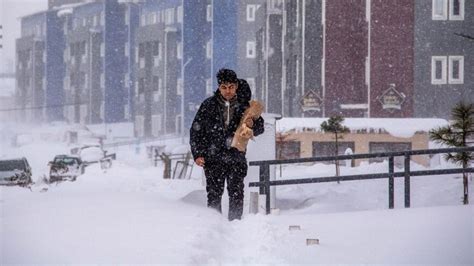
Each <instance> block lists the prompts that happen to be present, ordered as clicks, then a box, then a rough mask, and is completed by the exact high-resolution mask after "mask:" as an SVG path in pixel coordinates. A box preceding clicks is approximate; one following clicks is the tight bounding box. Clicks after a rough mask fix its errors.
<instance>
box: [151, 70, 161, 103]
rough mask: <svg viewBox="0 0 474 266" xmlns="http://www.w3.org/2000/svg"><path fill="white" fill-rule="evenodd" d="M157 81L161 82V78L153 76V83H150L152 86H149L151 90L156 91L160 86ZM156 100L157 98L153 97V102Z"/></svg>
mask: <svg viewBox="0 0 474 266" xmlns="http://www.w3.org/2000/svg"><path fill="white" fill-rule="evenodd" d="M159 82H161V79H160V78H158V76H153V85H152V88H151V90H152V91H158V90H160V89H161V88H160V87H161V86H160V84H159ZM157 101H158V99H157V98H156V97H155V102H157Z"/></svg>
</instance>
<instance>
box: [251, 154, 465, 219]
mask: <svg viewBox="0 0 474 266" xmlns="http://www.w3.org/2000/svg"><path fill="white" fill-rule="evenodd" d="M472 151H474V147H458V148H443V149H428V150H409V151H399V152H380V153H367V154H349V155H338V156H324V157H311V158H301V159H285V160H265V161H252V162H250V163H249V165H251V166H259V167H260V175H259V181H258V182H250V183H249V186H250V187H259V188H260V190H259V191H260V192H259V193H260V194H265V195H266V202H265V206H266V213H267V214H269V213H270V186H280V185H294V184H308V183H323V182H336V181H337V182H340V181H354V180H367V179H381V178H388V194H389V197H388V198H389V204H388V206H389V208H390V209H393V208H394V202H395V201H394V190H395V189H394V186H395V183H394V178H398V177H404V178H405V182H404V185H405V190H404V193H405V208H409V207H410V177H411V176H427V175H444V174H457V173H474V167H465V168H449V169H437V170H422V171H410V158H411V156H413V155H426V154H440V153H451V152H456V153H460V152H472ZM397 156H404V158H405V164H404V166H405V167H404V171H403V172H395V171H394V169H395V163H394V157H397ZM379 157H388V173H387V172H385V173H375V174H362V175H345V176H330V177H328V176H325V177H311V178H297V179H285V180H272V181H270V165H275V164H292V163H307V162H320V161H334V160H346V159H369V158H379ZM464 193H465V195H464V196H465V197H467V194H466V193H467V192H466V191H464Z"/></svg>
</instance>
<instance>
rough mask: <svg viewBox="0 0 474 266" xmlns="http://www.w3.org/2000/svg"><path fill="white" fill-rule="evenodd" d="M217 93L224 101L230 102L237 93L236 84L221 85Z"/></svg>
mask: <svg viewBox="0 0 474 266" xmlns="http://www.w3.org/2000/svg"><path fill="white" fill-rule="evenodd" d="M219 91H220V93H221V95H222V96H223V97H224V99H226V100H227V101H230V99H232V98H234V96H235V94H236V93H237V83H222V84H221V85H219Z"/></svg>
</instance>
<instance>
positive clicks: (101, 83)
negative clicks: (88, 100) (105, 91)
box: [100, 73, 105, 88]
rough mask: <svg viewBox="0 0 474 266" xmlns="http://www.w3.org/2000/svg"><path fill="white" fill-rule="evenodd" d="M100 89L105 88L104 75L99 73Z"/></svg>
mask: <svg viewBox="0 0 474 266" xmlns="http://www.w3.org/2000/svg"><path fill="white" fill-rule="evenodd" d="M100 87H101V88H105V78H104V73H100Z"/></svg>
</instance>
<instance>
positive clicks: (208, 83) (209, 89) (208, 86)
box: [206, 79, 212, 95]
mask: <svg viewBox="0 0 474 266" xmlns="http://www.w3.org/2000/svg"><path fill="white" fill-rule="evenodd" d="M206 95H212V79H206Z"/></svg>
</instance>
